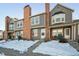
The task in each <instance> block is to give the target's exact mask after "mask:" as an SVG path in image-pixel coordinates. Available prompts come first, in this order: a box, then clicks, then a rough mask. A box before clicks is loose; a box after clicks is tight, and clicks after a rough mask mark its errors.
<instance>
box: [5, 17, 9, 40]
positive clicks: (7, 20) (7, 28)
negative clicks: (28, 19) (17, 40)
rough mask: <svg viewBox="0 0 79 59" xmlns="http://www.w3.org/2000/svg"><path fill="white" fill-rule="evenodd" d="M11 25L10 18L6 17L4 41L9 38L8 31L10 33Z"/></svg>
mask: <svg viewBox="0 0 79 59" xmlns="http://www.w3.org/2000/svg"><path fill="white" fill-rule="evenodd" d="M9 23H10V17H9V16H6V17H5V32H4V39H7V38H8V31H9Z"/></svg>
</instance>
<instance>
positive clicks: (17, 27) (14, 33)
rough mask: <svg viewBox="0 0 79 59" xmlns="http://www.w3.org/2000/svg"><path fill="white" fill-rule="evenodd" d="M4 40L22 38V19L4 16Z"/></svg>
mask: <svg viewBox="0 0 79 59" xmlns="http://www.w3.org/2000/svg"><path fill="white" fill-rule="evenodd" d="M6 35H7V37H6V39H7V38H8V39H14V38H18V36H23V19H20V20H18V19H17V18H10V17H9V16H6Z"/></svg>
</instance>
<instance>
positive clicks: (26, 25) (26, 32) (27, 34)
mask: <svg viewBox="0 0 79 59" xmlns="http://www.w3.org/2000/svg"><path fill="white" fill-rule="evenodd" d="M30 16H31V7H30V6H29V5H27V6H25V7H24V20H23V38H24V39H28V40H29V39H31V22H30Z"/></svg>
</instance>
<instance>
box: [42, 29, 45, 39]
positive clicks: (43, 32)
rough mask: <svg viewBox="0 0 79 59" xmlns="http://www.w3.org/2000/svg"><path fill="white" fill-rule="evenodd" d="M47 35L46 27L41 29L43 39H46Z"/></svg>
mask: <svg viewBox="0 0 79 59" xmlns="http://www.w3.org/2000/svg"><path fill="white" fill-rule="evenodd" d="M45 36H46V33H45V29H41V39H44V38H45Z"/></svg>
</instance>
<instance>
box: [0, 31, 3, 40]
mask: <svg viewBox="0 0 79 59" xmlns="http://www.w3.org/2000/svg"><path fill="white" fill-rule="evenodd" d="M2 39H3V31H2V30H0V40H2Z"/></svg>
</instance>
